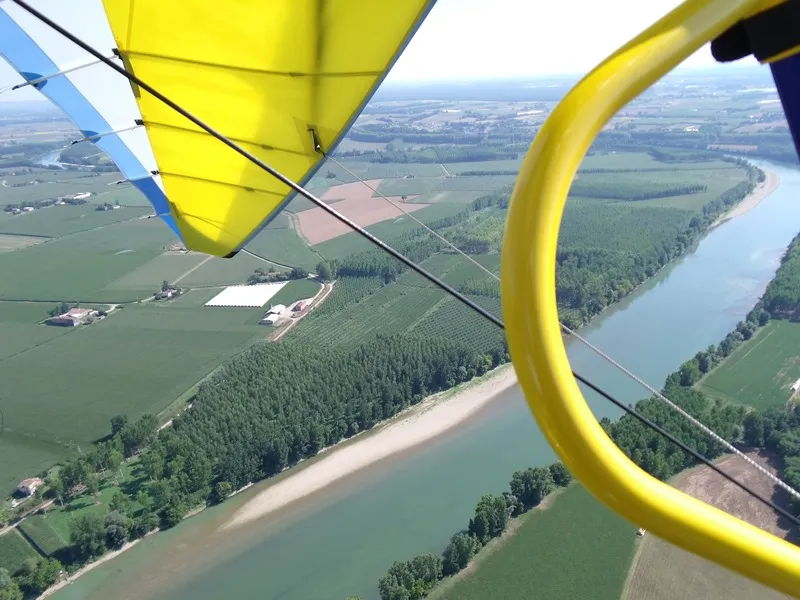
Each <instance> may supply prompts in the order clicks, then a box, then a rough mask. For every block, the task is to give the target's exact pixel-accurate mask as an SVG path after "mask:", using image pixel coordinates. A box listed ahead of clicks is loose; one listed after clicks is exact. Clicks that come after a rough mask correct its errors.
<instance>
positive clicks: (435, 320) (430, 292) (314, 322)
mask: <svg viewBox="0 0 800 600" xmlns="http://www.w3.org/2000/svg"><path fill="white" fill-rule="evenodd" d="M487 263H488V266H490V268H491V261H487ZM423 264H424V265H425V267H426V268H428V269H429V270H430V271H431V272H433V273H435V274H437V275H439V276H441V277H443V278H444V279H445V280H446V281H447V282H448V283H450V284H451V285H454V286H458V285H459V284H460V283H463V282H464V281H466V280H468V279H474V278H479V276H476V273H479V274H482V273H481V272H480V271H478V269H477V267H475V266H474V265H472V264H470V263H468V262H466V261H465V260H464V259H463V258H462V257H460V256H455V255H445V254H439V255H435V256H433V257H431V258H429V259H427V260H426V261H424V263H423ZM484 277H485V275H484ZM472 299H473V300H475V301H476V302H478V303H479V304H480V305H481V306H484V307H485V308H486V309H487V310H490V311H492V312H493V313H494V314H497V315H499V314H501V307H500V298H499V297H497V298H494V297H487V296H473V297H472ZM402 332H410V333H413V334H416V335H424V336H436V337H445V338H448V339H452V340H456V341H460V342H464V343H466V344H468V345H471V346H473V347H475V348H478V349H480V350H488V349H491V348H492V347H494V346H495V345H496V342H497V339H498V335H499V333H498V331H497V328H496V326H495V325H493V324H491V323H488V322H486V321H485V319H483V318H482V317H480V316H478V315H475V314H474V313H473V312H472V311H470V310H469V309H468V308H466V307H464V306H462V305H461V304H460V303H459V302H457V301H455V300H453V299H452V298H449V297H447V296H445V295H444V294H443V293H442V292H441V291H439V290H438V289H435V288H433V287H432V286H431V285H430V284H428V283H427V281H425V280H424V279H422V277H420V276H419V275H417V274H415V273H411V272H406V273H404V274H403V275H402V276H401V277H400V278H399V279H398V280H397V281H396V282H394V283H391V284H388V285H384V284H383V282H382V280H381V279H380V278H363V279H362V278H343V279H341V280H340V281H339V282H337V284H336V285H335V286H334V291H333V293H332V295H331V297H330V298H328V299H327V300H326V301H325V302H324V303H323V304H322V306H321V307H320V309H319V310H317V311H315V312H314V313H313V314H312V315H310V316H309V317H308V318H306V319H304V320H303V321H302V322H301V323H300V324H299V325H298V327H297V328H296V329H295V330H294V331H293V332H292V333H291V334H290V335H289V336H288V339H291V340H292V341H304V340H305V341H312V340H313V342H314V343H315V344H321V345H327V346H338V345H350V344H356V343H359V342H362V341H365V340H367V339H369V338H371V337H372V336H374V335H375V334H377V333H402Z"/></svg>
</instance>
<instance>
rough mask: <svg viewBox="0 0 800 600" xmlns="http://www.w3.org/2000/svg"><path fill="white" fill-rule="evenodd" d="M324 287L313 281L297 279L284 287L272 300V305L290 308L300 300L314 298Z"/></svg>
mask: <svg viewBox="0 0 800 600" xmlns="http://www.w3.org/2000/svg"><path fill="white" fill-rule="evenodd" d="M321 287H322V286H321V285H320V283H319V282H317V281H315V280H313V279H295V280H293V281H290V282H289V283H287V284H286V285H284V286H283V287H282V288H281V290H280V291H279V292H278V293H277V294H275V295H274V296H273V297H272V298H270V304H283V305H284V306H290V305H291V304H293V303H295V302H297V301H298V300H304V299H306V298H313V297H314V296H316V295H317V292H319V289H320V288H321Z"/></svg>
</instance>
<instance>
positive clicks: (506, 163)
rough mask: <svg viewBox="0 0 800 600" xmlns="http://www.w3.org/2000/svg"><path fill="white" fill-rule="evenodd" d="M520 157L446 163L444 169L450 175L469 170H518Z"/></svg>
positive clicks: (520, 161)
mask: <svg viewBox="0 0 800 600" xmlns="http://www.w3.org/2000/svg"><path fill="white" fill-rule="evenodd" d="M521 165H522V159H521V158H510V159H507V160H486V161H481V162H461V163H447V164H446V165H445V169H447V171H448V172H449V173H451V174H452V175H460V174H461V173H464V172H465V171H466V172H469V171H514V172H516V171H519V168H520V166H521Z"/></svg>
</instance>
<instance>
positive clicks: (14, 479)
mask: <svg viewBox="0 0 800 600" xmlns="http://www.w3.org/2000/svg"><path fill="white" fill-rule="evenodd" d="M4 413H5V426H6V429H4V431H3V433H2V434H1V435H0V495H2V494H5V493H7V492H10V491H11V490H13V489H14V488H16V487H17V484H18V483H19V482H20V480H22V479H24V478H25V477H31V476H35V475H39V474H41V473H43V472H45V471H47V469H48V468H50V467H52V466H53V465H54V464H56V463H57V462H59V461H61V460H64V459H65V458H73V457H74V456H76V455H77V454H78V448H77V446H71V447H69V446H65V445H62V444H59V443H58V442H53V441H48V440H43V439H37V438H36V437H33V436H31V435H27V434H26V433H19V432H17V431H16V430H14V429H12V428H13V427H14V413H12V412H10V411H7V410H5V409H4Z"/></svg>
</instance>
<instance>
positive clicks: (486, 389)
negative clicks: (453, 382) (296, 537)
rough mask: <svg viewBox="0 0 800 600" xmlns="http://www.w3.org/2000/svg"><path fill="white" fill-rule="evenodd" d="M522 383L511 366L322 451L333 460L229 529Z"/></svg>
mask: <svg viewBox="0 0 800 600" xmlns="http://www.w3.org/2000/svg"><path fill="white" fill-rule="evenodd" d="M516 383H517V375H516V373H515V371H514V368H513V366H512V365H511V364H506V365H503V366H500V367H498V368H497V369H494V370H493V371H491V372H490V373H488V374H487V375H484V376H483V377H481V378H478V380H477V381H476V380H473V381H471V382H468V383H466V384H465V385H464V386H459V387H457V388H455V389H453V390H448V391H446V392H441V393H439V394H434V395H432V396H429V397H428V398H426V399H425V400H423V401H422V402H421V403H419V404H417V405H416V406H413V407H411V408H409V409H408V410H407V411H405V412H404V413H401V414H400V415H398V416H396V417H395V418H394V419H392V420H391V421H390V422H389V423H387V424H385V425H382V426H378V428H376V429H377V431H375V430H373V431H372V432H366V433H365V436H364V438H363V439H361V440H358V441H355V442H351V443H349V444H347V445H344V446H342V447H340V445H339V444H337V445H336V446H332V447H329V448H326V449H324V450H322V452H327V456H325V457H323V458H322V459H321V460H318V461H317V462H315V463H314V464H312V465H310V466H308V467H306V468H305V469H302V470H300V471H298V472H297V473H296V474H294V475H292V476H290V477H288V478H286V479H284V480H282V481H280V482H278V483H276V484H275V485H272V486H270V487H268V488H267V489H265V490H264V491H263V492H261V493H259V494H258V495H256V496H255V497H254V498H252V499H251V500H250V501H248V502H247V503H246V504H245V505H244V506H242V507H241V508H240V509H239V510H238V511H237V512H236V513H235V514H234V515H233V518H232V519H230V521H228V523H226V524H225V527H226V528H227V527H237V526H240V525H244V524H246V523H249V522H251V521H253V520H255V519H259V518H262V517H265V516H267V515H269V514H270V513H272V512H274V511H276V510H278V509H280V508H282V507H284V506H287V505H289V504H291V503H292V502H295V501H297V500H299V499H300V498H303V497H305V496H308V495H310V494H313V493H314V492H317V491H319V490H321V489H322V488H324V487H327V486H328V485H330V484H332V483H334V482H335V481H338V480H340V479H342V478H343V477H346V476H348V475H351V474H353V473H355V472H357V471H359V470H361V469H363V468H365V467H367V466H369V465H372V464H374V463H376V462H378V461H380V460H383V459H385V458H388V457H389V456H392V455H394V454H398V453H400V452H403V451H406V450H410V449H412V448H414V447H416V446H418V445H420V444H423V443H424V442H427V441H429V440H432V439H433V438H435V437H437V436H439V435H442V434H444V433H446V432H447V431H449V430H451V429H453V428H454V427H456V426H458V425H459V424H461V423H463V422H464V421H465V420H466V419H468V418H469V417H470V416H472V415H474V414H475V413H476V412H477V411H478V410H480V409H482V408H483V407H485V406H486V405H488V404H489V403H490V402H492V400H494V399H496V398H498V397H499V396H500V394H501V393H502V392H504V391H506V390H507V389H509V388H511V387H512V386H514V385H516Z"/></svg>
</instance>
